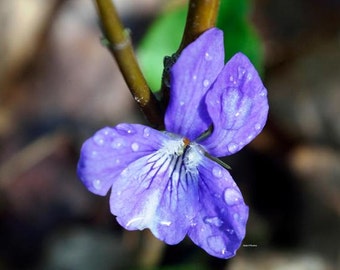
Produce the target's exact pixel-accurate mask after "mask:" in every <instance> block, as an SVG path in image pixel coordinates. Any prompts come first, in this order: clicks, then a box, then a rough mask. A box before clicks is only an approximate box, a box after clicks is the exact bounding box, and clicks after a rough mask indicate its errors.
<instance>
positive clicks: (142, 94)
mask: <svg viewBox="0 0 340 270" xmlns="http://www.w3.org/2000/svg"><path fill="white" fill-rule="evenodd" d="M95 2H96V4H97V8H98V14H99V16H100V18H101V21H102V24H103V28H104V32H105V35H106V38H107V40H108V41H109V48H110V50H111V53H112V54H113V56H114V58H115V59H116V61H117V64H118V66H119V69H120V71H121V72H122V75H123V77H124V79H125V82H126V84H127V85H128V87H129V89H130V92H131V94H132V96H133V97H134V99H135V100H136V102H137V104H138V105H139V107H140V108H141V110H142V112H143V113H144V115H145V116H146V118H147V119H148V120H149V122H150V123H151V124H152V125H153V126H154V127H156V128H158V129H163V126H164V124H163V113H162V111H161V109H160V106H159V104H158V102H157V100H156V98H155V97H154V95H153V94H152V92H151V90H150V88H149V86H148V85H147V83H146V80H145V78H144V76H143V74H142V72H141V69H140V67H139V65H138V63H137V60H136V57H135V54H134V50H133V47H132V45H131V41H130V37H129V34H128V31H126V29H124V27H123V25H122V23H121V21H120V19H119V17H118V14H117V11H116V9H115V6H114V5H113V3H112V0H96V1H95Z"/></svg>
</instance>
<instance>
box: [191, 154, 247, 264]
mask: <svg viewBox="0 0 340 270" xmlns="http://www.w3.org/2000/svg"><path fill="white" fill-rule="evenodd" d="M198 171H199V182H198V188H199V194H198V196H199V210H198V213H197V215H196V218H195V219H194V225H193V226H192V227H191V229H190V230H189V232H188V235H189V237H190V238H191V239H192V240H193V242H194V243H195V244H196V245H198V246H200V247H201V248H203V249H204V250H205V251H206V252H208V253H209V254H210V255H213V256H216V257H219V258H225V259H226V258H230V257H232V256H234V255H235V253H236V251H237V249H238V248H239V247H240V245H241V242H242V240H243V238H244V236H245V232H246V223H247V219H248V206H247V205H246V204H245V203H244V201H243V197H242V194H241V192H240V190H239V188H238V187H237V185H236V183H235V182H234V180H233V179H232V177H231V176H230V174H229V173H228V171H227V170H225V169H224V168H223V167H221V166H220V165H218V164H217V163H215V162H213V161H211V160H209V159H205V160H204V161H203V162H202V163H201V165H200V166H199V168H198Z"/></svg>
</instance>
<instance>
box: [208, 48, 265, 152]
mask: <svg viewBox="0 0 340 270" xmlns="http://www.w3.org/2000/svg"><path fill="white" fill-rule="evenodd" d="M205 102H206V104H207V109H208V112H209V115H210V117H211V119H212V121H213V133H212V134H211V135H210V136H209V137H208V138H207V139H206V140H205V141H203V142H202V145H204V146H205V148H206V149H207V150H208V152H209V153H210V154H212V155H214V156H219V157H220V156H227V155H230V154H233V153H235V152H237V151H239V150H240V149H241V148H242V147H243V146H245V145H246V144H248V143H249V142H250V141H251V140H252V139H254V138H255V137H256V136H257V135H258V134H259V133H260V132H261V130H262V128H263V127H264V125H265V123H266V120H267V115H268V99H267V90H266V89H265V87H264V86H263V83H262V81H261V78H260V77H259V75H258V73H257V71H256V70H255V68H254V66H253V65H252V64H251V63H250V61H249V59H248V58H247V57H246V56H245V55H243V54H242V53H237V54H235V55H234V56H233V57H232V58H231V59H230V61H229V62H228V63H227V64H226V65H225V67H224V68H223V70H222V71H221V73H220V74H219V76H218V78H217V79H216V81H215V83H214V85H213V87H212V89H211V90H209V92H208V93H207V95H206V99H205Z"/></svg>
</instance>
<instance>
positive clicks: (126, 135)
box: [78, 124, 165, 195]
mask: <svg viewBox="0 0 340 270" xmlns="http://www.w3.org/2000/svg"><path fill="white" fill-rule="evenodd" d="M164 138H165V134H164V133H162V132H160V131H157V130H154V129H152V128H149V127H146V126H143V125H136V124H119V125H117V126H116V127H114V128H110V127H105V128H103V129H101V130H99V131H98V132H96V133H95V134H94V136H93V137H91V138H89V139H88V140H87V141H85V143H84V144H83V146H82V149H81V153H80V159H79V162H78V176H79V178H80V179H81V180H82V182H83V183H84V184H85V186H86V187H87V188H88V189H89V190H90V191H91V192H93V193H95V194H98V195H105V194H106V193H107V192H108V190H109V189H110V187H111V185H112V183H113V181H114V180H115V179H116V178H117V177H118V175H119V174H120V172H121V171H122V170H123V169H124V168H125V167H127V166H128V165H129V164H130V163H131V162H133V161H135V160H137V159H139V158H140V157H142V156H146V155H148V154H150V153H152V152H154V151H156V150H158V149H159V148H160V147H161V145H162V141H163V140H164Z"/></svg>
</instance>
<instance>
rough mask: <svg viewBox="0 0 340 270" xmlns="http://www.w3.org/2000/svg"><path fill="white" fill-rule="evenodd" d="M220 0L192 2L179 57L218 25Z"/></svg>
mask: <svg viewBox="0 0 340 270" xmlns="http://www.w3.org/2000/svg"><path fill="white" fill-rule="evenodd" d="M219 5H220V0H190V2H189V11H188V16H187V21H186V25H185V29H184V34H183V38H182V42H181V45H180V47H179V49H178V51H177V55H179V53H180V52H181V51H182V50H183V49H184V48H185V47H186V46H188V45H189V44H190V43H191V42H193V41H194V40H195V39H196V38H197V37H198V36H199V35H200V34H202V33H203V32H204V31H206V30H207V29H209V28H212V27H214V26H215V24H216V20H217V15H218V8H219Z"/></svg>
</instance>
